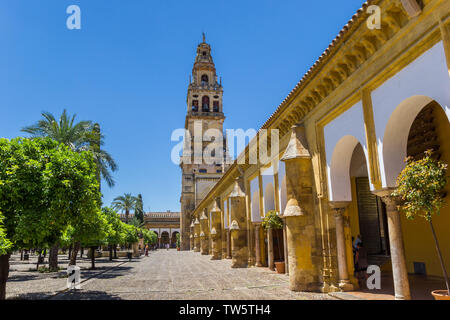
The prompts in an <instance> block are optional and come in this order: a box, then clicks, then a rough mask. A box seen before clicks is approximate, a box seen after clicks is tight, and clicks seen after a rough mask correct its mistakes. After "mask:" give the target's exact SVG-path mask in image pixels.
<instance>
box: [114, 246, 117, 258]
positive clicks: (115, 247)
mask: <svg viewBox="0 0 450 320" xmlns="http://www.w3.org/2000/svg"><path fill="white" fill-rule="evenodd" d="M114 259H117V245H114Z"/></svg>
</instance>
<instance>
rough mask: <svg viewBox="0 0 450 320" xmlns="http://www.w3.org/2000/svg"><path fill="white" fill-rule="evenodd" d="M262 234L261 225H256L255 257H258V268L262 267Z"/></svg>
mask: <svg viewBox="0 0 450 320" xmlns="http://www.w3.org/2000/svg"><path fill="white" fill-rule="evenodd" d="M260 232H261V224H260V223H255V257H256V266H257V267H262V266H263V265H262V263H261V242H260V241H261V238H260Z"/></svg>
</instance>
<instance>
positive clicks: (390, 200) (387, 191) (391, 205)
mask: <svg viewBox="0 0 450 320" xmlns="http://www.w3.org/2000/svg"><path fill="white" fill-rule="evenodd" d="M394 191H395V188H384V189H381V190H374V191H372V193H373V194H374V195H376V196H378V197H380V198H381V200H382V201H383V202H384V203H385V204H386V210H387V211H388V212H393V211H398V209H397V208H398V206H399V205H400V203H401V199H400V198H399V197H395V196H393V195H392V193H393V192H394Z"/></svg>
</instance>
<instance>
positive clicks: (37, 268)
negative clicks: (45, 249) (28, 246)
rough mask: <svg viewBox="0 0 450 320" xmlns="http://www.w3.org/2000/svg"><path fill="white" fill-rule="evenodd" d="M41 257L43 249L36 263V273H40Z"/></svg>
mask: <svg viewBox="0 0 450 320" xmlns="http://www.w3.org/2000/svg"><path fill="white" fill-rule="evenodd" d="M41 257H42V251H41V249H39V255H38V260H37V263H36V271H39V263H40V262H41Z"/></svg>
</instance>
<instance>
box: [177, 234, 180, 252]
mask: <svg viewBox="0 0 450 320" xmlns="http://www.w3.org/2000/svg"><path fill="white" fill-rule="evenodd" d="M180 247H181V238H180V234H179V233H177V248H180Z"/></svg>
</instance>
